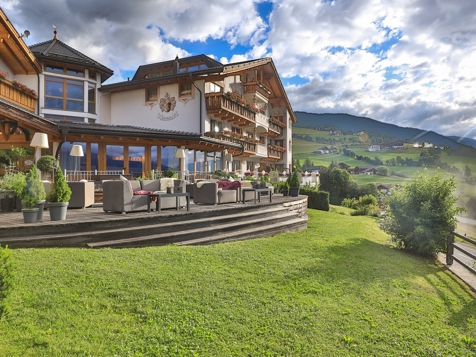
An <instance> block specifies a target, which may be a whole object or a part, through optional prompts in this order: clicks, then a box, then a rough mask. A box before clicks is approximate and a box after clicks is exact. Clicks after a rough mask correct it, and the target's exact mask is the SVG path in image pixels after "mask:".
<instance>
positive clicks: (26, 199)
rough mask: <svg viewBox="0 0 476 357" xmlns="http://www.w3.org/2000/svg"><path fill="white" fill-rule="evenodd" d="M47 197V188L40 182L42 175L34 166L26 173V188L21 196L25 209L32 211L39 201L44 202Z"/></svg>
mask: <svg viewBox="0 0 476 357" xmlns="http://www.w3.org/2000/svg"><path fill="white" fill-rule="evenodd" d="M45 196H46V193H45V187H44V186H43V184H42V183H41V181H40V175H39V174H38V171H37V170H36V166H35V165H34V164H33V165H32V166H31V168H30V170H28V172H27V173H26V177H25V186H24V187H23V192H22V194H21V196H20V197H21V201H22V204H23V208H26V209H32V208H36V207H37V206H38V201H41V200H44V199H45Z"/></svg>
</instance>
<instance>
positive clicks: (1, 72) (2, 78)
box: [0, 71, 7, 80]
mask: <svg viewBox="0 0 476 357" xmlns="http://www.w3.org/2000/svg"><path fill="white" fill-rule="evenodd" d="M4 79H7V74H6V73H5V72H3V71H0V80H4Z"/></svg>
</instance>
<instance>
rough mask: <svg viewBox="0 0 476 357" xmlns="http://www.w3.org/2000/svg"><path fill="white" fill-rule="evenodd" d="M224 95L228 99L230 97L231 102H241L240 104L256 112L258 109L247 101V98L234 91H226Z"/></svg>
mask: <svg viewBox="0 0 476 357" xmlns="http://www.w3.org/2000/svg"><path fill="white" fill-rule="evenodd" d="M225 96H227V97H228V98H229V99H231V100H232V101H233V102H235V103H238V104H241V105H242V106H244V107H246V108H248V109H249V110H251V111H253V112H255V113H258V112H259V109H258V108H257V107H255V106H254V105H253V104H251V103H250V102H248V101H247V100H245V99H243V98H241V96H240V95H239V94H238V93H235V92H226V93H225Z"/></svg>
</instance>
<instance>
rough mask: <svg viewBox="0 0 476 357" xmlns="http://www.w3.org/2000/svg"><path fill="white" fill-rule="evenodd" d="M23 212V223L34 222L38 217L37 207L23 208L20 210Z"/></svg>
mask: <svg viewBox="0 0 476 357" xmlns="http://www.w3.org/2000/svg"><path fill="white" fill-rule="evenodd" d="M21 211H22V213H23V222H24V223H35V222H36V220H37V219H38V208H31V209H27V208H24V209H22V210H21Z"/></svg>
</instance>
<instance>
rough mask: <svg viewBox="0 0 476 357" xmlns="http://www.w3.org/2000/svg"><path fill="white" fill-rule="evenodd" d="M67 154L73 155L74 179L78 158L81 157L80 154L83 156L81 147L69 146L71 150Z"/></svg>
mask: <svg viewBox="0 0 476 357" xmlns="http://www.w3.org/2000/svg"><path fill="white" fill-rule="evenodd" d="M69 155H70V156H74V157H75V162H74V178H75V179H76V171H77V169H78V158H79V157H81V156H84V153H83V147H82V146H81V145H73V146H72V147H71V151H70V152H69Z"/></svg>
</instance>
